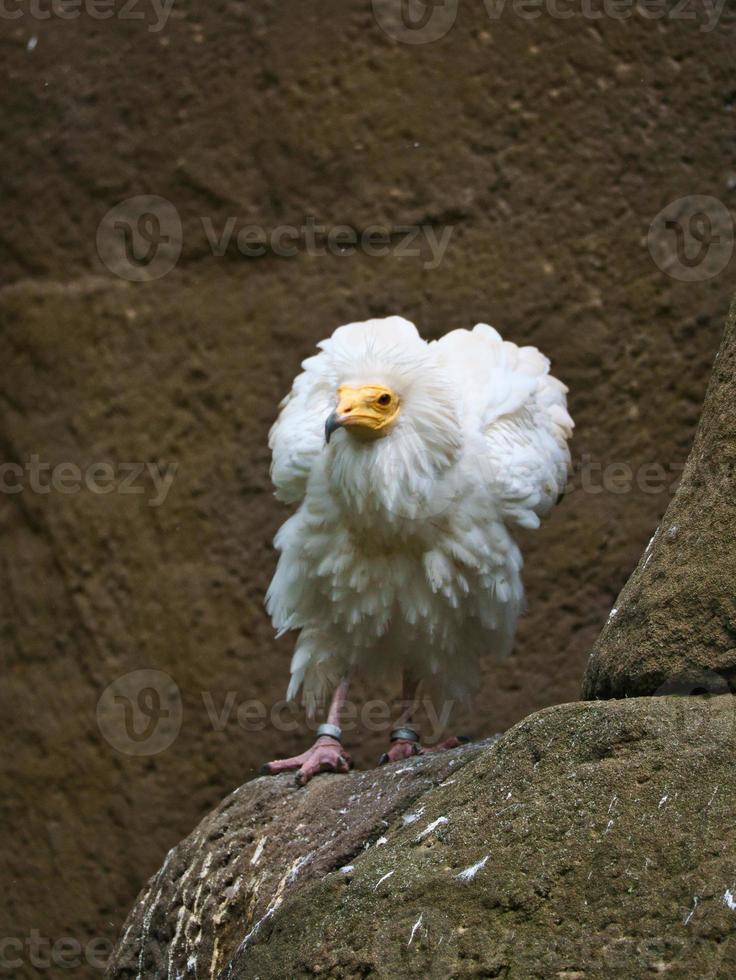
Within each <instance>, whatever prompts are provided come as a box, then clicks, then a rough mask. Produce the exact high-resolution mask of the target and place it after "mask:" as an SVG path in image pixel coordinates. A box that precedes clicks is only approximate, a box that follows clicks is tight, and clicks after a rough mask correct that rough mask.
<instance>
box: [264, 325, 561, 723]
mask: <svg viewBox="0 0 736 980" xmlns="http://www.w3.org/2000/svg"><path fill="white" fill-rule="evenodd" d="M318 347H319V348H320V352H319V353H318V354H316V355H315V356H314V357H310V358H308V359H307V360H306V361H304V363H303V365H302V366H303V368H304V371H303V373H302V374H300V375H299V376H298V377H297V378H296V380H295V381H294V385H293V388H292V390H291V393H290V394H289V395H288V396H287V397H286V398H285V399H284V401H283V402H282V405H281V413H280V415H279V418H278V420H277V421H276V423H275V424H274V426H273V428H272V429H271V433H270V438H269V445H270V447H271V450H272V453H273V465H272V478H273V482H274V484H275V486H276V495H277V497H278V498H279V499H281V500H283V501H285V502H287V503H296V502H298V501H300V502H301V503H300V506H299V509H298V510H297V511H296V513H295V514H294V515H293V516H292V517H291V518H290V519H289V520H287V521H286V523H285V524H284V525H283V526H282V527H281V529H280V530H279V532H278V534H277V536H276V539H275V544H276V547H277V548H278V550H279V551H280V552H281V555H280V558H279V562H278V567H277V569H276V573H275V575H274V578H273V581H272V582H271V586H270V588H269V591H268V596H267V607H268V610H269V612H270V614H271V616H272V618H273V622H274V625H275V627H276V628H277V629H278V631H279V634H281V633H283V632H285V631H286V630H291V629H296V630H300V634H299V638H298V640H297V644H296V649H295V652H294V657H293V660H292V666H291V683H290V684H289V689H288V694H287V696H288V697H295V696H296V695H297V693H298V692H299V689H300V688H302V689H303V697H304V700H305V702H306V704H307V706H308V707H309V708H310V709H313V708H314V707H315V705H316V704H317V703H318V702H321V701H322V700H323V699H324V697H325V694H326V693H327V691H328V690H329V689H330V688H331V687H334V686H335V685H336V684H337V683H338V681H339V680H340V679H341V678H343V677H344V676H345V675H346V674H348V673H349V672H350V671H351V669H352V668H356V669H358V671H359V672H360V673H361V674H363V675H365V674H366V673H370V672H383V671H386V670H390V669H395V668H410V669H411V671H412V672H413V674H414V675H415V676H417V677H419V678H422V679H423V680H424V682H425V684H426V686H427V687H428V689H429V692H430V693H432V694H435V695H439V696H441V697H446V698H453V699H455V698H457V699H464V698H466V697H467V696H468V695H469V694H471V693H472V692H473V691H474V689H475V688H476V686H477V683H478V669H479V668H478V662H479V658H480V657H481V656H482V655H483V654H486V653H491V654H494V655H496V656H505V655H506V654H508V653H509V652H510V649H511V644H512V641H513V635H514V630H515V626H516V620H517V618H518V615H519V612H520V610H521V608H522V603H523V595H524V592H523V586H522V581H521V567H522V558H521V553H520V551H519V548H518V546H517V545H516V543H515V541H514V539H513V538H512V536H511V533H510V531H509V527H510V526H512V525H519V526H521V527H527V528H534V527H538V525H539V522H540V518H541V517H543V516H544V515H545V514H546V513H548V511H549V510H550V509H551V508H552V507H553V505H554V504H555V502H556V500H557V498H558V497H559V495H560V494H561V493H562V491H563V489H564V487H565V483H566V479H567V473H568V467H569V461H570V456H569V451H568V448H567V440H568V438H569V436H570V435H571V432H572V428H573V422H572V419H571V418H570V416H569V415H568V412H567V408H566V399H565V394H566V391H567V389H566V388H565V386H564V385H563V384H562V383H561V382H559V381H557V380H556V379H555V378H553V377H552V376H551V375H550V374H549V361H548V360H547V358H546V357H544V356H543V355H542V354H541V353H540V352H539V351H538V350H537V349H536V348H534V347H517V346H516V345H515V344H512V343H509V342H505V341H503V340H502V338H501V337H500V336H499V334H498V333H497V332H496V331H495V330H494V329H493V328H492V327H489V326H488V325H486V324H478V325H477V326H476V327H474V329H473V330H472V331H468V330H453V331H452V332H451V333H448V334H447V335H446V336H444V337H442V338H441V339H440V340H438V341H433V342H431V343H427V342H426V341H425V340H423V339H422V338H421V337H420V336H419V334H418V333H417V330H416V328H415V326H414V325H413V324H412V323H410V322H409V321H408V320H405V319H403V318H402V317H398V316H392V317H387V318H386V319H378V320H368V321H366V322H365V323H350V324H347V325H346V326H342V327H339V328H338V329H337V330H335V332H334V333H333V335H332V337H330V338H329V339H328V340H323V341H322V342H321V343H320V344H319V345H318ZM343 385H348V386H352V388H360V387H361V386H367V385H381V386H385V387H386V388H388V389H390V390H391V391H392V392H395V393H396V396H397V398H398V402H399V412H398V415H397V416H396V419H395V421H394V422H393V424H392V425H391V426H390V427H389V429H388V431H386V432H385V433H381V437H378V438H374V439H359V438H356V436H355V434H354V433H353V432H351V431H349V430H348V429H338V430H337V431H335V432H334V435H333V436H332V438H331V439H330V441H329V442H327V441H326V439H325V420H326V419H327V418H328V416H329V415H330V413H332V412H333V411H334V410H335V407H336V405H337V402H338V388H340V386H343Z"/></svg>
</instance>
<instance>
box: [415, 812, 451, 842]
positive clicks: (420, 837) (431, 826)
mask: <svg viewBox="0 0 736 980" xmlns="http://www.w3.org/2000/svg"><path fill="white" fill-rule="evenodd" d="M443 823H449V820H448V819H447V817H437V819H436V820H433V821H432V823H431V824H428V825H427V826H426V827H425V828H424V830H423V831H422V832H421V834H418V835H417V837H416V839H417V840H418V841H420V840H424V838H425V837H426V836H427V835H428V834H431V833H432V831H433V830H436V829H437V828H438V827H439V826H440V824H443Z"/></svg>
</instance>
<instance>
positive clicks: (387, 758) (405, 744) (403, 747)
mask: <svg viewBox="0 0 736 980" xmlns="http://www.w3.org/2000/svg"><path fill="white" fill-rule="evenodd" d="M469 741H470V739H468V738H466V737H465V736H463V735H460V736H457V735H453V736H452V738H447V739H445V741H444V742H440V743H439V744H438V745H432V746H431V747H425V746H424V745H422V744H421V743H420V742H418V741H414V739H408V738H397V739H394V741H392V742H391V748H390V749H389V750H388V752H384V753H383V755H382V756H381V758H380V759H379V760H378V764H379V766H383V765H385V764H386V763H387V762H398V761H399V760H400V759H410V758H411V757H412V756H413V755H427V754H429V753H430V752H443V751H444V750H445V749H456V748H457V747H458V745H465V744H466V743H467V742H469Z"/></svg>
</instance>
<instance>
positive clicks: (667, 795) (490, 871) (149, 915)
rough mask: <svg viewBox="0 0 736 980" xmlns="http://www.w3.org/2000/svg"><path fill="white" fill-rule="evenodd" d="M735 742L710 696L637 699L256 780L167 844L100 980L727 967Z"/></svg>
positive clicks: (623, 972) (674, 971)
mask: <svg viewBox="0 0 736 980" xmlns="http://www.w3.org/2000/svg"><path fill="white" fill-rule="evenodd" d="M735 747H736V702H734V699H733V697H732V696H731V695H724V696H720V697H711V698H707V697H690V698H680V697H662V698H637V699H631V700H626V701H609V702H595V703H587V704H586V703H580V704H569V705H562V706H559V707H555V708H549V709H546V710H545V711H542V712H540V713H538V714H535V715H532V716H530V717H529V718H527V719H526V720H525V721H523V722H521V723H520V724H519V725H517V726H516V727H515V728H513V729H512V730H511V731H509V732H508V733H507V734H506V735H504V736H503V737H502V738H501V739H499V740H498V741H496V742H495V743H480V744H478V745H474V746H469V747H467V748H465V749H462V750H456V751H454V752H449V753H444V754H443V755H442V756H437V757H434V758H433V757H425V758H420V759H417V760H415V761H413V762H410V763H407V762H405V763H397V764H394V765H391V766H386V767H384V768H382V769H379V770H375V771H372V772H366V773H352V774H350V775H348V776H330V775H325V776H321V777H318V778H317V779H316V780H314V781H313V782H312V783H311V784H310V785H309V786H308V787H307V788H306V790H302V791H298V790H295V789H294V788H293V786H292V784H291V782H290V781H289V780H288V779H287V778H286V777H279V778H277V779H270V780H269V779H266V778H264V779H260V780H256V781H255V782H253V783H250V784H247V785H246V786H244V787H242V788H241V789H240V790H238V791H237V792H236V793H234V794H233V795H232V796H231V797H229V798H228V799H227V800H225V801H224V802H223V804H222V805H221V806H220V807H219V808H218V810H216V811H215V812H214V813H213V814H212V815H211V816H210V817H208V818H207V819H206V820H205V821H204V822H203V823H202V825H200V827H199V828H198V829H197V830H196V831H195V832H194V834H192V835H191V836H190V837H189V838H187V839H186V840H185V841H184V842H182V844H181V845H179V847H178V848H176V849H174V851H172V852H171V854H170V855H169V857H168V858H167V861H166V863H165V865H164V866H163V868H162V869H161V871H160V872H159V874H158V875H156V876H155V877H154V878H153V879H152V880H151V882H149V885H148V886H147V888H146V889H145V890H144V891H143V893H142V894H141V897H140V898H139V901H138V903H137V905H136V907H135V908H134V910H133V911H132V912H131V915H130V917H129V920H128V923H127V924H126V929H125V932H124V936H123V939H122V940H121V942H120V944H119V946H118V949H117V950H116V954H115V957H114V959H113V964H112V967H111V970H110V976H111V977H115V978H123V977H133V976H138V975H142V976H167V975H168V976H177V977H182V978H185V977H210V976H223V977H232V978H256V977H258V978H261V980H268V978H274V980H275V978H279V980H280V978H283V977H289V978H291V977H312V976H320V977H341V978H348V977H350V978H352V977H386V978H395V977H432V978H434V977H437V978H445V977H466V976H467V977H470V976H477V977H495V976H498V977H544V978H546V977H550V978H553V977H554V978H567V980H573V978H583V977H585V978H589V977H601V978H603V977H611V976H614V977H619V976H620V977H627V978H634V977H645V976H648V975H650V974H652V975H654V974H657V973H663V974H666V975H667V976H669V977H683V978H685V977H687V978H690V977H695V976H703V977H705V976H707V977H711V978H719V977H724V978H725V977H727V976H732V975H733V972H734V969H736V943H734V941H733V936H734V929H735V928H736V897H734V896H736V864H735V863H734V851H733V813H734V811H735V810H736V775H735V774H734V767H733V753H734V748H735Z"/></svg>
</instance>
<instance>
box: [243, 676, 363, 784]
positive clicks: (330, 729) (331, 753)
mask: <svg viewBox="0 0 736 980" xmlns="http://www.w3.org/2000/svg"><path fill="white" fill-rule="evenodd" d="M347 695H348V681H347V679H346V680H343V681H341V682H340V683H339V684H338V685H337V687H336V688H335V693H334V694H333V695H332V701H331V702H330V708H329V711H328V712H327V721H326V723H325V724H323V725H320V726H319V728H318V729H317V739H316V741H315V743H314V745H313V746H312V747H311V748H309V749H307V751H306V752H302V753H301V754H300V755H295V756H292V758H291V759H276V760H274V761H273V762H267V763H266V764H265V765H264V766H262V768H261V772H262V773H263V774H264V775H266V776H276V775H278V773H280V772H289V771H293V770H294V769H296V770H298V771H297V774H296V781H297V783H299V785H300V786H304V784H305V783H308V782H309V780H310V779H311V778H312V776H315V775H316V774H317V773H318V772H347V771H348V770H349V769H351V768H352V765H353V760H352V759H351V758H350V756H349V755H348V753H347V752H346V751H345V749H344V748H343V747H342V743H341V741H340V738H341V735H342V733H341V731H340V716H341V714H342V709H343V707H344V705H345V700H346V698H347Z"/></svg>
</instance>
